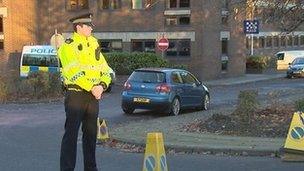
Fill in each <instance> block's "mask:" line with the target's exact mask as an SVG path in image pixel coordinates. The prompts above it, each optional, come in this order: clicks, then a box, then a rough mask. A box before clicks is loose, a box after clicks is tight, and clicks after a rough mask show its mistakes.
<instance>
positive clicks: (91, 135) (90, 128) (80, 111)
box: [60, 90, 99, 171]
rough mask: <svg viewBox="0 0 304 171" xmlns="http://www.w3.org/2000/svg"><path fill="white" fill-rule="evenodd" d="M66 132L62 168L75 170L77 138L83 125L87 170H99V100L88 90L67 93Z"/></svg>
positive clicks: (62, 145)
mask: <svg viewBox="0 0 304 171" xmlns="http://www.w3.org/2000/svg"><path fill="white" fill-rule="evenodd" d="M64 106H65V112H66V121H65V126H64V128H65V132H64V135H63V138H62V142H61V154H60V170H61V171H73V170H74V168H75V164H76V152H77V139H78V132H79V127H80V125H82V132H83V136H82V149H83V159H84V170H85V171H97V167H96V159H95V150H96V133H97V116H98V112H99V105H98V100H96V99H95V97H94V96H93V95H92V94H91V93H89V92H86V91H70V90H68V91H67V92H66V95H65V101H64Z"/></svg>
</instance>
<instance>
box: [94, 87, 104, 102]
mask: <svg viewBox="0 0 304 171" xmlns="http://www.w3.org/2000/svg"><path fill="white" fill-rule="evenodd" d="M91 92H92V94H93V96H94V97H95V98H96V99H97V100H99V99H100V98H101V95H102V92H103V87H102V86H101V85H98V86H94V87H93V88H92V90H91Z"/></svg>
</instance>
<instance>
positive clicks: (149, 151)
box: [143, 132, 168, 171]
mask: <svg viewBox="0 0 304 171" xmlns="http://www.w3.org/2000/svg"><path fill="white" fill-rule="evenodd" d="M143 171H168V166H167V160H166V154H165V147H164V141H163V134H162V133H160V132H153V133H148V134H147V143H146V150H145V158H144V164H143Z"/></svg>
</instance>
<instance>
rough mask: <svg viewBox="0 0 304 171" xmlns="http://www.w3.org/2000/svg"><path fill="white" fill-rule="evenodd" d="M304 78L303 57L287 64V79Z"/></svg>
mask: <svg viewBox="0 0 304 171" xmlns="http://www.w3.org/2000/svg"><path fill="white" fill-rule="evenodd" d="M303 76H304V57H300V58H296V59H294V60H293V61H292V63H289V67H288V70H287V78H292V77H303Z"/></svg>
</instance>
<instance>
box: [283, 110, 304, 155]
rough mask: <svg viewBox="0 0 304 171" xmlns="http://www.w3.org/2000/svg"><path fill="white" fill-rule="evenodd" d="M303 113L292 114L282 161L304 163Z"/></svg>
mask: <svg viewBox="0 0 304 171" xmlns="http://www.w3.org/2000/svg"><path fill="white" fill-rule="evenodd" d="M303 141H304V113H301V112H297V113H294V114H293V117H292V120H291V123H290V127H289V131H288V134H287V138H286V141H285V145H284V155H283V156H282V160H283V161H304V143H303Z"/></svg>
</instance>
